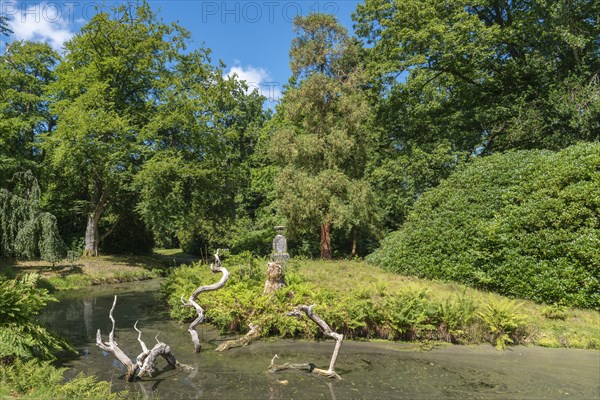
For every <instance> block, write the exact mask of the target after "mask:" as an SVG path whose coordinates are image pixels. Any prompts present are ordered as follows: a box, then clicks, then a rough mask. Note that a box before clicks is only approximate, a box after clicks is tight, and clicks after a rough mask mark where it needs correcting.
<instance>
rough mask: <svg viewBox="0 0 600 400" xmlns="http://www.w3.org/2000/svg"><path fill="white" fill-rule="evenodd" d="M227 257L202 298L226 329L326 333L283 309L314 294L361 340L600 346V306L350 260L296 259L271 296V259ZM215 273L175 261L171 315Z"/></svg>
mask: <svg viewBox="0 0 600 400" xmlns="http://www.w3.org/2000/svg"><path fill="white" fill-rule="evenodd" d="M225 266H227V267H228V268H229V270H230V272H231V274H232V276H231V278H230V281H229V282H228V283H227V285H226V286H225V288H223V289H221V290H218V291H216V292H210V293H207V294H202V295H201V296H200V299H199V303H200V304H201V305H202V306H203V307H204V308H205V311H206V317H207V319H208V320H209V321H210V322H211V323H213V324H214V325H215V326H217V327H218V328H219V329H221V330H222V331H224V332H239V333H243V332H245V331H246V329H247V326H248V324H249V323H257V324H259V325H260V326H261V334H262V335H263V336H280V337H305V338H315V337H319V336H320V332H319V330H318V329H317V328H316V326H315V325H314V324H310V323H308V322H307V321H304V320H300V321H298V320H295V319H293V318H289V317H285V313H286V312H287V311H289V310H291V309H292V308H293V306H294V305H296V304H301V303H304V304H312V303H316V304H317V307H316V308H315V312H316V313H318V314H319V315H321V316H322V317H323V319H324V320H325V321H327V322H328V323H329V324H330V325H331V326H332V328H334V329H335V330H337V331H338V332H342V333H344V334H345V335H346V336H347V337H349V338H353V339H386V340H417V341H422V342H429V341H445V342H451V343H463V344H468V343H482V342H489V343H492V344H493V345H495V346H497V347H498V348H504V347H505V346H507V345H511V344H536V345H541V346H546V347H570V348H588V349H600V328H599V327H600V313H598V312H597V311H593V310H580V309H574V308H564V307H559V306H545V305H540V304H535V303H533V302H531V301H520V300H515V299H509V298H507V297H503V296H499V295H496V294H493V293H489V292H484V291H479V290H475V289H472V288H468V287H465V286H462V285H459V284H454V283H442V282H436V281H429V280H424V279H419V278H414V277H406V276H400V275H397V274H393V273H389V272H386V271H384V270H381V269H379V268H377V267H374V266H371V265H367V264H365V263H362V262H352V261H332V262H327V261H298V260H295V261H294V260H292V261H290V262H288V267H287V274H286V279H287V286H286V287H285V288H284V289H282V290H280V291H279V292H278V293H276V294H275V295H264V294H262V289H263V284H264V280H265V279H266V274H265V270H266V262H265V261H264V260H256V259H251V258H248V257H243V256H236V257H231V258H230V259H229V260H226V261H225ZM216 280H218V277H216V276H214V275H213V274H212V273H211V272H210V269H209V268H208V266H206V265H193V266H185V267H180V268H177V269H175V270H173V272H172V273H171V275H170V276H169V277H168V278H167V280H166V282H165V284H164V285H163V288H162V292H163V295H164V296H165V298H166V299H167V300H168V302H169V304H170V305H171V315H172V317H174V318H178V319H181V320H186V319H190V318H191V317H192V315H193V311H192V310H190V309H189V308H183V307H181V302H180V297H181V295H183V296H185V297H187V296H189V294H190V293H191V292H192V291H193V290H194V289H195V288H196V287H197V286H198V285H200V284H209V283H212V282H215V281H216Z"/></svg>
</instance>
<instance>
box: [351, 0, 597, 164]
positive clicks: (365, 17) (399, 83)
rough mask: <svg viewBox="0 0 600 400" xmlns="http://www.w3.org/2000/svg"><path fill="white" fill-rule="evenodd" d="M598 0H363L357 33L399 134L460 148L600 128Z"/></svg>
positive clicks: (562, 140) (508, 144)
mask: <svg viewBox="0 0 600 400" xmlns="http://www.w3.org/2000/svg"><path fill="white" fill-rule="evenodd" d="M599 12H600V5H599V4H598V2H593V1H587V0H575V1H571V0H559V1H538V2H529V1H499V0H477V1H466V0H452V1H442V0H426V1H420V0H367V1H365V3H364V4H361V5H359V6H358V8H357V12H356V14H355V20H356V21H357V33H358V34H359V35H360V36H361V37H362V38H364V39H365V40H366V41H367V42H368V44H369V46H370V50H369V53H370V62H369V63H368V65H369V68H368V69H369V72H370V73H371V76H372V77H374V78H375V79H376V80H378V81H379V82H380V84H381V85H380V86H379V88H380V89H381V92H382V93H383V97H384V98H385V100H384V101H383V102H382V103H381V104H382V107H381V109H380V112H381V114H380V117H381V121H382V122H384V123H385V124H386V130H388V131H389V135H390V136H391V137H393V138H394V139H396V140H398V141H404V142H406V141H408V140H413V141H416V142H419V143H431V142H435V141H437V140H439V139H444V140H449V141H450V142H451V144H452V146H453V147H454V148H455V149H457V150H460V151H463V152H467V153H472V152H478V153H481V152H492V151H498V150H504V149H511V148H521V149H523V148H552V149H558V148H562V147H565V146H568V145H570V144H573V143H575V142H577V141H579V140H597V139H598V138H599V137H600V125H599V124H598V122H597V121H598V116H599V114H598V112H599V108H600V105H599V102H600V96H599V92H600V89H599V88H600V86H599V84H598V71H599V70H600V61H599V60H600V57H599V55H600V41H598V37H599V36H600V25H599V24H598V15H599Z"/></svg>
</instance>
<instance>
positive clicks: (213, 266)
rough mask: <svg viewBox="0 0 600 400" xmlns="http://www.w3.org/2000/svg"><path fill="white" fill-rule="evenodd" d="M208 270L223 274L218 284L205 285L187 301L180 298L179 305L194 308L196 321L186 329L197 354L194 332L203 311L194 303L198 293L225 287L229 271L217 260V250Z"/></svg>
mask: <svg viewBox="0 0 600 400" xmlns="http://www.w3.org/2000/svg"><path fill="white" fill-rule="evenodd" d="M210 269H211V270H212V272H214V273H217V272H221V273H222V274H223V276H221V279H220V280H219V281H218V282H216V283H213V284H212V285H205V286H200V287H198V288H197V289H196V290H194V292H193V293H192V294H191V296H190V297H189V298H188V300H187V301H185V300H184V299H183V296H181V303H182V304H183V305H184V306H187V307H194V309H196V313H197V314H198V317H197V318H196V319H194V320H193V321H192V323H191V324H190V326H189V327H188V332H189V333H190V336H191V337H192V343H194V351H195V352H196V353H199V352H200V350H201V349H202V343H201V342H200V338H199V337H198V332H197V331H196V326H198V325H200V324H201V323H202V322H204V309H203V308H202V307H200V305H199V304H198V303H196V299H197V298H198V295H199V294H200V293H203V292H210V291H212V290H217V289H220V288H222V287H223V286H225V283H226V282H227V280H228V279H229V271H227V269H226V268H224V267H222V266H221V259H220V258H219V250H217V252H216V253H215V262H214V263H213V264H211V265H210Z"/></svg>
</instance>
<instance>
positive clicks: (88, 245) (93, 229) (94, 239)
mask: <svg viewBox="0 0 600 400" xmlns="http://www.w3.org/2000/svg"><path fill="white" fill-rule="evenodd" d="M100 216H101V214H98V213H96V212H93V213H91V214H89V215H88V221H87V226H86V228H85V248H84V249H83V255H84V257H97V256H98V244H99V242H100V234H99V232H98V222H99V221H100Z"/></svg>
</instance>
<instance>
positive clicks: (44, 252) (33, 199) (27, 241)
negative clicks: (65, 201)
mask: <svg viewBox="0 0 600 400" xmlns="http://www.w3.org/2000/svg"><path fill="white" fill-rule="evenodd" d="M14 180H16V181H17V184H16V185H15V193H11V192H9V191H8V190H6V189H2V188H0V256H4V257H24V258H27V259H34V258H41V259H42V260H46V261H51V262H56V261H58V260H60V259H62V258H63V256H64V255H65V245H64V242H63V240H62V238H61V237H60V234H59V232H58V227H57V225H56V218H55V217H54V216H53V215H52V214H49V213H47V212H43V211H41V210H40V189H39V186H38V183H37V180H36V179H35V178H34V177H33V175H32V174H31V172H27V173H19V174H15V177H14Z"/></svg>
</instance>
